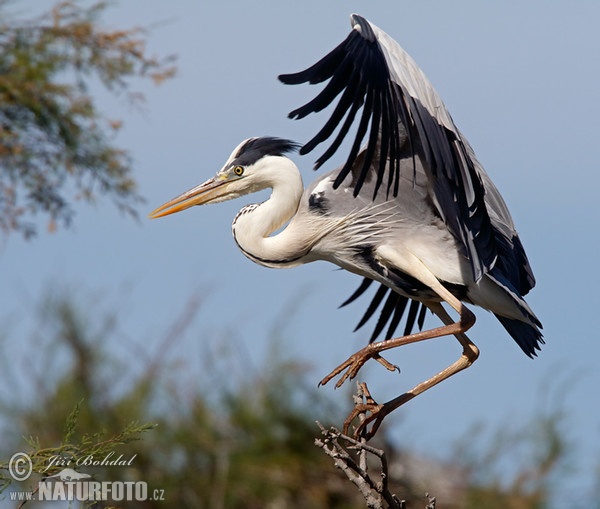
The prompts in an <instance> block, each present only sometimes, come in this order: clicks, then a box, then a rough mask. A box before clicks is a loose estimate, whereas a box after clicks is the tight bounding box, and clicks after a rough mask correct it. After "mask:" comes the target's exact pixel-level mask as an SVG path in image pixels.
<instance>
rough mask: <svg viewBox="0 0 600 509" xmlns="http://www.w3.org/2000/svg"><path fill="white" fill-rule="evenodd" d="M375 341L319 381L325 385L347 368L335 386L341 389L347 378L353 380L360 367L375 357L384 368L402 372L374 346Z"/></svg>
mask: <svg viewBox="0 0 600 509" xmlns="http://www.w3.org/2000/svg"><path fill="white" fill-rule="evenodd" d="M374 345H375V343H372V344H370V345H368V346H366V347H365V348H363V349H362V350H359V351H358V352H356V353H355V354H353V355H351V356H350V357H349V358H348V360H346V361H345V362H343V363H342V364H340V365H339V366H338V367H337V368H335V369H334V370H333V371H332V372H331V373H329V374H328V375H327V376H326V377H325V378H323V380H321V381H320V382H319V385H320V386H321V385H325V384H326V383H328V382H329V381H330V380H331V379H332V378H334V377H336V376H338V375H339V374H340V373H342V371H344V370H345V372H344V374H343V375H342V376H341V377H340V379H339V380H338V381H337V383H336V384H335V388H336V389H339V388H340V387H341V386H342V385H343V384H344V382H345V381H346V380H348V379H350V380H352V379H353V378H354V377H355V376H356V375H357V374H358V372H359V370H360V368H362V367H363V365H364V364H365V363H366V362H367V361H368V360H369V359H375V360H376V361H377V362H379V364H381V365H382V366H383V367H384V368H386V369H388V370H389V371H396V370H397V371H398V372H400V368H399V367H398V366H396V365H395V364H392V363H391V362H389V361H387V360H386V359H384V358H383V357H382V356H381V355H380V354H379V352H378V351H377V350H376V349H375V347H374Z"/></svg>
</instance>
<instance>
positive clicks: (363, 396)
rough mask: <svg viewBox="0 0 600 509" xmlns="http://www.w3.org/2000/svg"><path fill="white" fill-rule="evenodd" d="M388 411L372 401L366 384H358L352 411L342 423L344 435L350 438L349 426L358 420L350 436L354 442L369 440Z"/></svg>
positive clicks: (383, 406)
mask: <svg viewBox="0 0 600 509" xmlns="http://www.w3.org/2000/svg"><path fill="white" fill-rule="evenodd" d="M389 411H391V410H388V409H387V408H386V405H385V404H383V405H380V404H378V403H377V402H376V401H375V400H374V399H373V397H372V396H371V393H370V392H369V389H368V388H367V384H366V383H359V384H358V396H355V405H354V409H353V410H352V412H350V414H349V415H348V417H346V420H345V421H344V435H346V436H350V432H349V430H350V425H351V424H352V422H354V421H355V420H356V419H357V418H358V419H359V424H358V426H357V427H355V428H354V432H353V433H352V436H353V437H354V439H356V440H358V439H361V438H364V439H366V440H370V439H371V438H373V436H375V433H376V432H377V430H378V429H379V426H380V425H381V422H382V421H383V419H384V417H385V416H386V415H387V414H388V413H389ZM369 426H370V428H369Z"/></svg>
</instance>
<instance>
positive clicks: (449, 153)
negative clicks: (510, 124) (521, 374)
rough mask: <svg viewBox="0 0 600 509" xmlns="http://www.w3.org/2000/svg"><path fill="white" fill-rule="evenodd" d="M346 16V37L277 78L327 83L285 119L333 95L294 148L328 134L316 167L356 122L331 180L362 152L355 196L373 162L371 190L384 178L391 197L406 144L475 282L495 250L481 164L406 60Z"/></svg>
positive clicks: (381, 36)
mask: <svg viewBox="0 0 600 509" xmlns="http://www.w3.org/2000/svg"><path fill="white" fill-rule="evenodd" d="M351 22H352V27H353V29H352V31H351V32H350V34H349V35H348V37H347V38H346V39H345V40H344V41H343V42H342V43H341V44H340V45H339V46H337V47H336V48H335V49H334V50H333V51H331V52H330V53H329V54H327V55H326V56H325V57H324V58H322V59H321V60H320V61H319V62H317V63H316V64H314V65H313V66H311V67H309V68H308V69H306V70H304V71H301V72H299V73H296V74H285V75H281V76H280V77H279V79H280V80H281V81H282V82H283V83H286V84H300V83H307V82H308V83H311V84H316V83H323V82H326V81H327V84H326V85H325V86H324V88H323V89H322V90H321V92H320V93H319V94H318V95H317V96H316V97H315V98H314V99H313V100H311V101H309V102H308V103H307V104H305V105H304V106H302V107H300V108H298V109H296V110H294V111H292V112H291V113H290V117H291V118H297V119H299V118H303V117H305V116H307V115H309V114H310V113H314V112H318V111H321V110H323V109H324V108H326V107H327V106H329V105H331V104H332V103H334V101H335V99H336V98H337V97H338V96H339V99H338V100H337V103H336V105H335V107H334V108H333V111H332V113H331V116H330V117H329V119H328V120H327V122H326V123H325V125H324V126H323V128H322V129H321V130H320V131H319V132H318V133H317V134H316V135H315V136H314V137H313V138H312V139H311V140H310V141H308V142H307V143H306V144H305V145H304V146H303V147H302V148H301V149H300V153H301V154H306V153H308V152H310V151H312V150H313V149H314V148H315V147H317V146H318V145H319V144H321V143H322V142H324V141H326V140H328V139H329V138H331V137H333V140H332V142H331V144H330V145H329V147H328V148H327V149H326V150H325V151H324V152H323V154H322V155H321V156H320V157H319V158H318V159H317V161H316V164H315V167H316V168H318V167H320V166H321V165H322V164H323V163H324V162H325V161H327V160H328V159H329V158H330V157H331V156H332V155H333V154H334V153H335V152H336V151H337V150H338V148H339V147H340V145H341V143H342V142H343V140H344V139H345V138H346V136H347V135H348V133H349V131H350V128H351V127H352V126H353V125H354V124H356V123H357V127H356V134H355V136H354V140H353V141H352V145H351V148H350V152H349V155H348V158H347V159H346V162H345V164H344V165H343V166H342V168H341V170H340V171H339V173H338V175H337V179H336V181H335V185H336V186H339V185H340V184H341V183H342V182H343V181H344V179H345V178H346V176H347V175H348V173H349V172H351V171H353V172H354V171H355V170H356V169H355V168H354V169H353V166H356V162H357V158H358V157H359V155H360V159H361V162H362V167H361V169H360V171H359V172H358V175H357V177H355V178H354V194H355V196H356V195H358V194H359V193H360V192H361V189H362V187H363V183H364V182H365V181H366V180H367V177H368V174H369V172H370V171H372V168H374V169H375V170H376V173H377V175H376V185H375V188H374V189H375V195H376V194H377V193H379V192H382V185H383V184H385V186H384V187H385V192H387V193H388V194H389V193H392V194H393V196H397V195H398V187H399V178H400V176H399V174H400V160H401V151H402V149H403V145H404V144H405V143H409V145H410V150H411V151H412V154H413V158H414V157H417V156H418V157H420V158H421V159H422V161H423V162H424V167H425V172H426V176H427V179H428V184H429V193H430V198H431V202H432V204H433V206H434V207H435V208H436V209H437V213H438V214H439V215H440V217H441V218H442V219H443V220H444V222H445V223H446V225H447V226H448V228H449V229H450V231H451V232H452V233H453V235H454V236H455V238H456V239H457V240H459V241H460V242H461V243H462V244H463V246H464V248H465V251H466V253H467V255H468V257H469V260H470V263H471V267H472V270H473V276H474V277H475V279H476V280H479V279H480V278H481V277H482V275H483V274H485V273H487V272H488V271H489V270H490V269H491V268H492V267H493V266H494V264H495V263H496V260H497V256H498V250H497V246H496V241H495V232H494V228H493V226H492V224H491V221H490V216H489V214H488V210H487V208H486V203H485V189H484V182H483V180H482V178H481V175H480V173H479V171H478V168H476V165H477V166H479V165H478V163H477V161H476V160H475V158H474V156H473V154H472V152H471V151H470V150H469V148H468V144H467V143H466V141H465V140H464V139H463V137H462V135H461V133H460V132H459V130H458V129H457V128H456V126H455V125H454V122H453V121H452V118H451V117H450V114H449V113H448V111H447V110H446V107H445V106H444V104H443V102H442V101H441V99H440V98H439V96H438V94H437V93H436V91H435V90H434V88H433V87H432V85H431V84H430V83H429V81H428V80H427V78H426V77H425V75H424V74H423V72H422V71H421V70H420V69H419V68H418V67H417V65H416V63H415V62H414V61H413V60H412V58H411V57H410V56H409V55H408V54H407V53H406V52H405V51H404V50H403V49H402V48H401V47H400V46H399V45H398V44H397V43H396V42H395V41H393V40H392V39H391V38H390V37H389V36H388V35H387V34H385V33H384V32H383V31H381V30H380V29H379V28H377V27H376V26H375V25H372V24H371V23H369V22H368V21H367V20H365V19H364V18H362V17H360V16H357V15H352V17H351ZM336 130H337V133H335V131H336ZM334 133H335V134H334ZM365 141H366V144H365V145H364V147H363V144H364V142H365ZM361 147H362V149H361ZM479 168H481V167H480V166H479ZM481 171H483V170H481Z"/></svg>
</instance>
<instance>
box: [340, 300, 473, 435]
mask: <svg viewBox="0 0 600 509" xmlns="http://www.w3.org/2000/svg"><path fill="white" fill-rule="evenodd" d="M430 309H431V310H432V311H433V312H434V313H435V314H436V315H437V316H439V317H440V319H441V320H442V321H443V322H444V323H445V324H447V325H451V324H452V318H451V317H450V315H448V313H447V312H446V310H445V309H444V308H443V307H442V305H441V304H436V305H432V306H430ZM453 335H454V336H455V337H456V339H458V341H459V342H460V344H461V345H462V347H463V353H462V355H461V356H460V358H459V359H458V360H457V361H456V362H454V363H453V364H451V365H450V366H448V367H447V368H446V369H444V370H442V371H440V372H439V373H437V374H436V375H434V376H432V377H431V378H429V379H428V380H425V381H424V382H421V383H420V384H418V385H416V386H415V387H413V388H412V389H411V390H410V391H407V392H405V393H404V394H401V395H400V396H398V397H397V398H394V399H392V400H390V401H388V402H387V403H383V404H377V403H375V401H374V400H373V399H372V398H371V397H370V394H369V399H370V401H369V400H367V401H366V403H364V404H362V405H356V407H355V408H354V410H353V411H352V412H351V413H350V415H348V417H347V418H346V420H345V421H344V433H345V434H348V429H349V427H350V424H351V423H352V421H353V420H354V419H355V418H356V417H357V416H358V415H359V414H361V413H366V412H369V413H370V414H371V415H369V416H368V417H367V418H366V419H364V420H363V421H362V422H361V423H360V425H359V426H358V427H357V428H356V429H355V431H354V435H356V436H359V435H361V434H364V436H365V438H367V439H370V438H372V437H373V436H374V435H375V433H376V432H377V429H378V428H379V426H380V424H381V422H382V421H383V419H384V418H385V416H386V415H388V414H390V413H391V412H393V411H394V410H396V409H397V408H398V407H400V406H402V405H403V404H404V403H406V402H408V401H410V400H411V399H413V398H414V397H416V396H418V395H419V394H421V393H422V392H425V391H426V390H427V389H430V388H431V387H433V386H434V385H437V384H438V383H440V382H441V381H443V380H445V379H446V378H449V377H451V376H452V375H454V374H455V373H458V372H459V371H462V370H463V369H465V368H468V367H469V366H470V365H471V364H473V362H475V360H476V359H477V357H478V356H479V349H478V348H477V347H476V346H475V344H473V343H472V342H471V340H469V338H468V337H467V336H466V335H465V334H464V333H462V332H458V333H454V334H453ZM398 339H403V338H398ZM371 423H372V426H371V429H370V430H367V428H368V426H369V425H370V424H371Z"/></svg>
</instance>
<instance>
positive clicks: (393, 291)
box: [151, 15, 544, 436]
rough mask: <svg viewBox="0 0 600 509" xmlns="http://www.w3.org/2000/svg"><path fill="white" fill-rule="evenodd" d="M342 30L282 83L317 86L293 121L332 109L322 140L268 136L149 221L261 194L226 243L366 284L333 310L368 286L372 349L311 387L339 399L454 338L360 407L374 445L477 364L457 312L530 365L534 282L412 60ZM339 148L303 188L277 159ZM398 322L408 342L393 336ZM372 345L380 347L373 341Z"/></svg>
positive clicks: (366, 28)
mask: <svg viewBox="0 0 600 509" xmlns="http://www.w3.org/2000/svg"><path fill="white" fill-rule="evenodd" d="M351 21H352V31H351V32H350V34H349V35H348V37H347V38H346V39H345V40H344V41H343V42H342V43H341V44H339V45H338V46H337V47H336V48H334V49H333V50H332V51H331V52H330V53H328V54H327V55H325V56H324V57H323V58H322V59H321V60H319V61H318V62H317V63H316V64H314V65H312V66H310V67H309V68H307V69H306V70H304V71H301V72H298V73H295V74H285V75H281V76H280V79H281V81H282V82H284V83H286V84H301V83H310V84H321V83H322V84H323V86H322V89H321V90H320V92H319V93H318V94H317V95H316V96H315V98H314V99H312V100H311V101H309V102H308V103H306V104H305V105H303V106H301V107H299V108H297V109H295V110H294V111H292V112H291V113H290V117H291V118H295V119H301V118H304V117H306V116H307V115H310V114H312V113H317V112H320V111H322V110H324V109H326V108H328V107H329V106H331V108H330V110H329V118H328V119H327V120H326V122H325V124H324V126H323V128H322V129H320V130H319V131H318V132H317V133H316V134H315V135H314V136H313V137H312V138H311V139H310V140H309V141H308V142H306V143H305V144H304V145H302V146H299V145H297V144H296V143H294V142H292V141H289V140H285V139H281V138H274V137H259V138H250V139H248V140H245V141H243V142H242V143H241V144H240V145H238V146H237V147H236V148H235V149H234V150H233V152H232V153H231V155H230V157H229V158H228V160H227V161H226V163H225V165H224V166H223V168H222V169H221V170H220V171H219V172H217V174H216V175H215V176H214V177H213V178H211V179H209V180H207V181H206V182H204V183H203V184H200V185H199V186H196V187H195V188H193V189H191V190H189V191H187V192H185V193H183V194H182V195H180V196H178V197H176V198H174V199H173V200H170V201H169V202H167V203H165V204H164V205H162V206H161V207H159V208H158V209H156V210H155V211H154V212H153V213H152V214H151V217H161V216H164V215H168V214H171V213H173V212H178V211H180V210H183V209H186V208H188V207H190V206H193V205H202V204H207V203H217V202H220V201H223V200H228V199H232V198H237V197H239V196H242V195H245V194H249V193H253V192H255V191H259V190H261V189H265V188H271V189H272V194H271V196H270V198H269V199H267V200H266V201H264V202H262V203H259V204H252V205H249V206H246V207H244V208H242V209H241V210H240V212H239V213H238V215H237V216H236V217H235V219H234V221H233V225H232V232H233V236H234V239H235V242H236V243H237V245H238V246H239V248H240V250H241V251H242V252H243V253H244V254H245V255H246V256H247V257H248V258H250V259H251V260H253V261H254V262H256V263H259V264H262V265H264V266H267V267H274V268H281V267H294V266H297V265H300V264H304V263H309V262H312V261H315V260H326V261H329V262H331V263H334V264H336V265H338V266H339V267H341V268H343V269H345V270H347V271H349V272H352V273H354V274H358V275H360V276H362V277H363V281H362V283H361V284H360V286H359V287H358V289H357V290H356V291H355V292H354V293H353V294H352V295H351V296H350V297H349V298H348V299H347V300H346V301H345V302H344V303H343V305H346V304H349V303H350V302H353V301H355V300H356V299H357V298H359V297H360V296H361V295H363V294H364V293H365V292H366V291H367V290H368V289H369V288H370V287H372V284H373V282H376V283H378V285H375V286H376V291H375V295H374V297H373V299H372V301H371V303H370V305H369V306H368V307H367V310H366V312H365V314H364V315H363V317H362V319H361V320H360V321H359V323H358V326H357V328H360V327H362V326H363V325H364V324H365V323H366V322H367V321H368V320H369V319H371V318H373V317H375V316H377V315H378V318H377V320H376V323H375V327H374V330H373V333H372V335H371V337H370V340H371V343H370V344H369V345H368V346H366V347H365V348H363V349H362V350H361V351H360V352H357V353H356V354H354V355H352V356H351V357H350V358H349V359H348V360H347V361H346V362H344V363H342V364H341V365H340V366H338V367H337V368H336V369H335V370H333V372H332V373H330V374H329V375H328V376H327V377H325V378H324V379H323V380H322V381H321V383H327V382H328V381H329V380H331V379H332V378H333V377H334V376H337V375H341V377H340V379H339V381H338V382H337V386H339V385H341V384H342V383H343V382H344V381H345V380H347V379H348V378H353V377H354V376H356V374H357V372H358V370H359V369H360V367H361V366H362V365H363V364H364V363H365V362H366V361H367V360H369V359H376V360H378V361H379V362H380V363H382V364H383V365H384V366H385V367H386V368H388V369H393V366H392V365H391V364H390V363H389V362H387V361H385V359H383V358H382V357H381V355H380V354H381V352H383V351H385V350H387V349H390V348H395V347H397V346H402V345H405V344H410V343H414V342H418V341H423V340H426V339H431V338H434V337H440V336H444V335H453V336H454V337H455V338H456V339H457V340H458V341H459V343H460V344H461V346H462V349H463V351H462V354H461V357H460V358H459V359H458V360H457V361H455V362H454V363H453V364H451V365H450V366H448V367H447V368H445V369H444V370H442V371H440V372H439V373H437V374H436V375H434V376H432V377H430V378H429V379H428V380H426V381H424V382H422V383H421V384H418V385H417V386H415V387H414V388H413V389H411V390H410V391H407V392H406V393H404V394H402V395H400V396H398V397H397V398H394V399H393V400H391V401H389V402H387V403H385V404H383V405H377V404H368V405H367V406H368V407H369V411H370V412H371V415H370V416H369V417H367V418H366V419H365V420H363V421H361V423H360V425H359V426H358V428H357V433H360V432H361V430H366V427H367V426H368V425H369V424H371V425H372V429H371V432H370V436H372V434H373V433H374V432H375V431H376V429H377V427H378V426H379V424H380V422H381V420H382V419H383V418H384V417H385V415H387V414H388V413H389V412H391V411H393V410H394V409H395V408H397V407H398V406H400V405H402V404H404V403H405V402H407V401H408V400H410V399H411V398H413V397H415V396H416V395H418V394H420V393H422V392H423V391H425V390H427V389H429V388H430V387H432V386H434V385H436V384H437V383H439V382H441V381H442V380H445V379H446V378H448V377H449V376H452V375H453V374H455V373H457V372H458V371H460V370H462V369H465V368H466V367H468V366H470V365H471V364H472V363H473V362H474V361H475V360H476V359H477V356H478V354H479V350H478V348H477V347H476V346H475V345H474V344H473V343H472V342H471V340H470V339H469V338H468V337H467V336H466V334H465V332H466V331H467V330H468V329H469V328H470V327H471V326H472V325H473V323H474V322H475V317H474V315H473V313H472V312H471V311H470V310H469V309H468V308H467V307H466V306H465V305H464V304H463V302H467V303H472V304H475V305H477V306H480V307H482V308H484V309H487V310H489V311H491V312H492V313H494V314H495V315H496V317H497V318H498V319H499V321H500V323H501V324H502V325H503V326H504V328H505V329H506V330H507V331H508V333H509V334H510V335H511V336H512V337H513V338H514V339H515V341H516V342H517V344H518V345H519V346H520V347H521V349H522V350H523V351H524V352H525V353H526V354H527V355H528V356H530V357H532V356H534V355H536V351H537V350H539V348H540V345H541V344H542V343H543V342H544V341H543V337H542V333H541V327H542V326H541V323H540V321H539V320H538V318H537V317H536V316H535V314H534V313H533V311H532V310H531V308H530V307H529V305H528V304H527V303H526V302H525V299H524V296H525V295H527V293H528V292H529V291H530V290H531V289H532V288H533V287H534V285H535V279H534V277H533V273H532V270H531V267H530V264H529V261H528V259H527V255H526V254H525V250H524V249H523V245H522V243H521V241H520V239H519V236H518V235H517V232H516V229H515V226H514V223H513V220H512V218H511V216H510V213H509V211H508V208H507V206H506V203H505V202H504V200H503V199H502V196H501V195H500V193H499V192H498V190H497V188H496V187H495V186H494V184H493V183H492V181H491V179H490V177H489V176H488V175H487V174H486V173H485V171H484V169H483V167H482V166H481V164H480V163H479V161H478V160H477V158H476V157H475V154H474V152H473V149H472V148H471V146H470V145H469V143H468V141H467V140H466V139H465V137H464V136H463V135H462V133H461V132H460V131H459V130H458V128H457V127H456V126H455V125H454V122H453V120H452V118H451V116H450V114H449V113H448V111H447V110H446V107H445V106H444V104H443V102H442V100H441V99H440V98H439V96H438V95H437V93H436V92H435V90H434V88H433V87H432V86H431V84H430V83H429V81H428V80H427V78H426V77H425V76H424V74H423V72H422V71H421V70H420V69H419V68H418V66H417V65H416V64H415V62H414V61H413V60H412V58H411V57H410V56H408V55H407V54H406V53H405V52H404V50H402V48H401V47H400V46H399V45H398V44H397V43H396V42H395V41H393V40H392V39H391V38H390V37H389V36H388V35H387V34H385V33H384V32H383V31H381V30H380V29H379V28H377V27H376V26H375V25H373V24H371V23H369V22H368V21H367V20H365V19H364V18H361V17H360V16H357V15H353V16H352V18H351ZM352 128H355V130H354V131H352V132H353V133H354V134H350V132H351V130H352ZM345 140H347V141H348V142H349V151H348V155H347V157H346V158H345V161H344V162H343V164H342V165H341V166H340V167H339V168H337V169H335V170H333V171H330V172H329V173H325V174H323V175H321V176H320V177H318V178H317V179H316V180H315V181H314V182H312V183H311V184H310V185H309V186H308V187H307V188H306V189H304V185H303V183H302V178H301V176H300V172H299V170H298V168H297V166H296V165H295V163H294V162H293V161H292V160H291V159H290V158H288V157H287V156H286V154H289V153H290V152H293V151H294V150H296V149H297V148H299V153H300V155H305V154H308V153H310V152H312V151H313V150H315V149H316V148H317V147H318V146H319V145H321V144H322V143H325V142H327V143H329V145H328V146H327V148H326V149H325V150H324V151H323V153H322V154H321V155H320V156H318V158H317V159H316V163H315V169H319V168H320V167H321V166H322V165H323V164H324V163H326V162H327V161H328V160H329V159H330V158H331V157H332V156H333V155H334V154H335V153H336V152H337V151H338V150H339V149H340V147H342V146H343V142H344V141H345ZM442 303H446V304H448V305H449V306H451V307H452V308H453V309H454V310H455V311H456V312H457V313H458V314H459V319H458V320H456V321H455V320H453V319H452V318H451V316H450V315H449V314H448V312H447V310H446V309H445V308H444V307H443V306H442ZM427 310H431V311H432V312H433V313H434V314H435V315H436V316H437V317H438V318H439V319H440V320H441V321H442V323H443V326H441V327H436V328H433V329H429V330H424V331H422V332H417V333H411V331H412V329H413V328H414V326H415V325H417V326H418V327H419V328H422V327H423V322H424V320H425V314H426V312H427ZM403 316H404V317H405V326H404V335H403V336H402V337H394V334H395V331H396V328H397V327H398V326H399V325H400V323H401V320H402V317H403ZM382 334H383V338H384V339H386V340H387V341H378V342H375V340H376V339H377V338H378V337H380V335H382ZM342 373H343V374H342ZM355 412H356V411H355ZM355 412H354V413H352V414H351V415H350V416H349V418H348V419H347V420H346V423H345V429H347V427H348V425H349V423H350V422H351V421H352V419H353V418H354V417H355V416H356V413H355Z"/></svg>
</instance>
